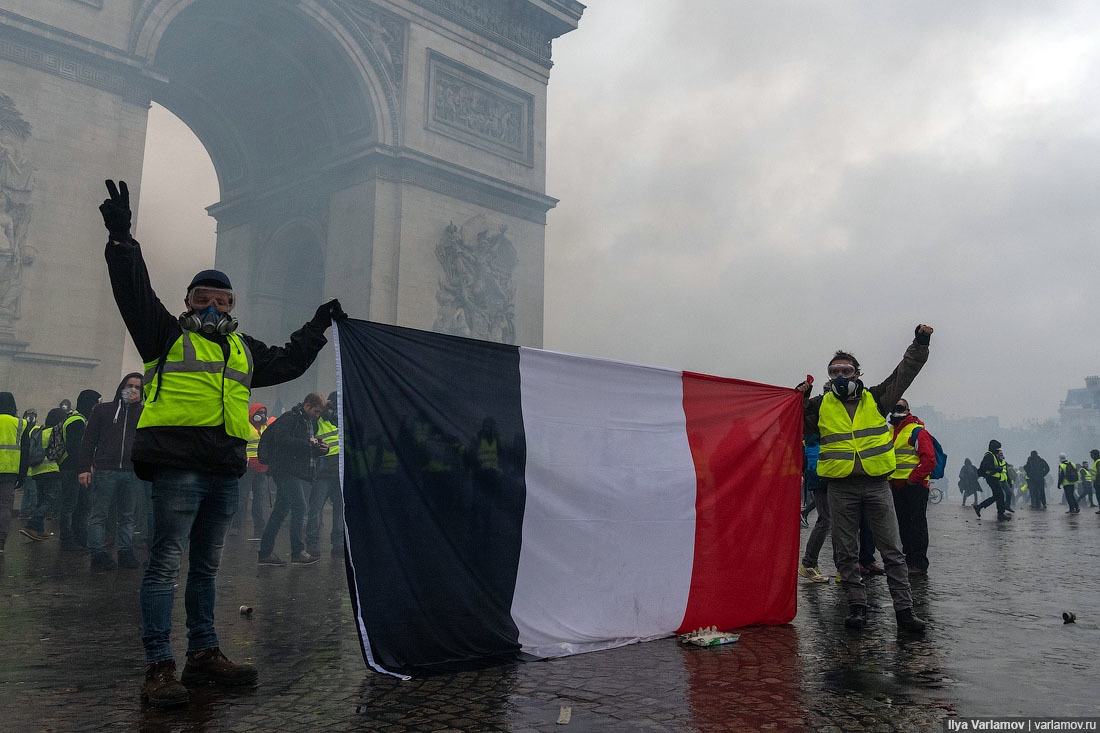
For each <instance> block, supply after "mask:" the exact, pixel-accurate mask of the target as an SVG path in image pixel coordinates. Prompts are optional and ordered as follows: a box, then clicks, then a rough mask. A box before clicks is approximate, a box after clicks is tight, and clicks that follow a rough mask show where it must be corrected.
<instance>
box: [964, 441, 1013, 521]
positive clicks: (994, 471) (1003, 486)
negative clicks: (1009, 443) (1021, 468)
mask: <svg viewBox="0 0 1100 733" xmlns="http://www.w3.org/2000/svg"><path fill="white" fill-rule="evenodd" d="M1002 455H1004V454H1003V453H1001V441H999V440H996V439H994V440H991V441H989V446H988V450H986V452H985V455H984V456H982V462H981V464H979V465H978V475H979V476H981V477H982V478H984V479H985V482H986V484H988V485H989V490H990V491H991V492H992V493H993V495H992V496H990V497H989V498H988V499H986V500H985V501H983V502H982V503H981V504H975V505H974V513H975V514H976V515H978V519H981V518H982V509H985V508H986V507H988V506H989V505H990V504H993V503H994V502H996V504H997V521H998V522H1010V521H1012V517H1010V516H1008V515H1009V513H1014V512H1013V511H1012V509H1011V508H1009V506H1008V496H1007V494H1006V492H1007V491H1008V464H1007V463H1005V460H1004V459H1003V458H1002V457H1001V456H1002Z"/></svg>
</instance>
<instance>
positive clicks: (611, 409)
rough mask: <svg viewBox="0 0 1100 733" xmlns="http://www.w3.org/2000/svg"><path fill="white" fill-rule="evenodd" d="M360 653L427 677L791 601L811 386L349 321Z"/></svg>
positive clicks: (347, 489)
mask: <svg viewBox="0 0 1100 733" xmlns="http://www.w3.org/2000/svg"><path fill="white" fill-rule="evenodd" d="M336 349H337V367H338V373H339V376H338V379H339V393H340V412H341V421H340V432H341V445H342V451H341V462H342V475H343V491H344V511H345V523H346V530H347V533H346V537H347V560H348V562H347V571H348V581H349V584H350V587H351V598H352V604H353V606H354V610H355V615H356V623H357V626H358V630H359V635H360V641H361V643H362V647H363V654H364V656H365V658H366V660H367V663H368V664H369V665H370V666H371V667H373V668H374V669H376V670H378V671H380V672H385V673H389V674H396V675H414V674H426V673H433V672H446V671H454V670H459V669H469V668H474V667H479V666H488V665H491V664H499V663H502V662H509V661H514V660H516V659H530V658H547V657H555V656H563V655H566V654H575V653H578V652H586V651H595V650H599V649H607V648H611V647H614V646H620V645H623V644H629V643H632V642H636V641H644V640H648V639H655V638H659V637H663V636H668V635H670V634H673V633H677V632H683V631H687V630H691V629H694V628H698V627H700V626H711V625H713V626H717V627H718V628H720V629H730V628H735V627H740V626H745V625H749V624H783V623H787V622H789V621H790V620H791V619H792V618H794V615H795V587H796V581H797V575H796V571H797V562H798V547H799V529H798V524H797V522H795V520H794V517H796V516H797V509H798V506H799V486H800V480H801V469H802V449H801V424H802V406H801V395H800V394H799V393H797V392H795V391H794V390H791V389H787V388H783V387H774V386H769V385H764V384H757V383H752V382H745V381H741V380H736V379H723V378H718V377H711V376H706V375H702V374H693V373H688V372H679V371H673V370H669V369H661V368H656V367H648V366H640V365H636V364H627V363H623V362H617V361H610V360H606V359H596V358H590V357H583V356H574V355H570V354H562V353H556V352H551V351H543V350H538V349H528V348H524V347H516V346H508V345H502V344H496V343H490V342H485V341H475V340H471V339H464V338H458V337H454V336H446V335H441V334H436V333H428V332H424V331H417V330H412V329H407V328H401V327H397V326H389V325H382V324H378V323H370V322H366V321H357V320H353V319H348V320H345V321H343V322H341V323H340V324H339V326H338V328H337V330H336Z"/></svg>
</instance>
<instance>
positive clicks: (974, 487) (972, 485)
mask: <svg viewBox="0 0 1100 733" xmlns="http://www.w3.org/2000/svg"><path fill="white" fill-rule="evenodd" d="M981 490H982V486H981V484H979V483H978V469H977V468H976V467H975V466H974V464H973V463H971V462H970V459H969V458H967V459H966V461H965V462H963V466H962V468H960V469H959V491H961V492H962V493H963V494H976V493H978V492H979V491H981Z"/></svg>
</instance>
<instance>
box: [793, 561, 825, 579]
mask: <svg viewBox="0 0 1100 733" xmlns="http://www.w3.org/2000/svg"><path fill="white" fill-rule="evenodd" d="M798 574H799V575H801V576H802V577H803V578H805V579H806V580H809V581H810V582H811V583H828V582H829V579H828V578H826V577H825V576H824V575H822V574H821V571H820V570H818V569H817V568H808V567H806V566H805V565H803V564H802V563H799V564H798Z"/></svg>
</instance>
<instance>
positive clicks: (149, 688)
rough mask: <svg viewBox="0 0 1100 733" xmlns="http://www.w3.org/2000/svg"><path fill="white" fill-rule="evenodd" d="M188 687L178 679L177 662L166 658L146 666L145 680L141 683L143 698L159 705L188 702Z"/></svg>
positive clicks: (165, 705) (169, 705)
mask: <svg viewBox="0 0 1100 733" xmlns="http://www.w3.org/2000/svg"><path fill="white" fill-rule="evenodd" d="M187 698H188V694H187V688H186V687H184V686H183V685H181V684H180V682H179V680H177V679H176V662H175V660H173V659H165V660H164V661H163V662H154V663H153V664H149V665H146V667H145V681H144V682H143V683H142V684H141V699H142V700H145V701H147V702H148V703H149V704H150V705H156V706H157V707H171V706H174V705H186V704H187Z"/></svg>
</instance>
